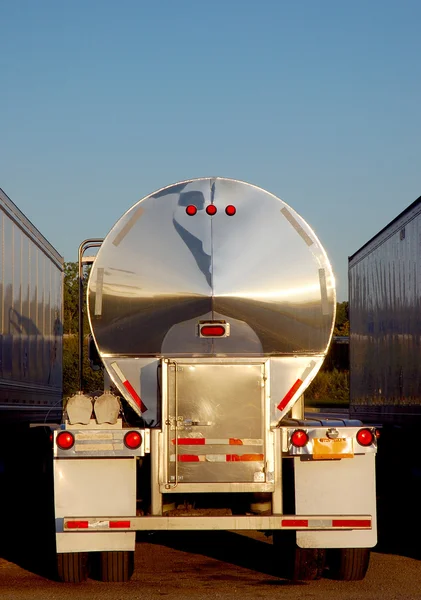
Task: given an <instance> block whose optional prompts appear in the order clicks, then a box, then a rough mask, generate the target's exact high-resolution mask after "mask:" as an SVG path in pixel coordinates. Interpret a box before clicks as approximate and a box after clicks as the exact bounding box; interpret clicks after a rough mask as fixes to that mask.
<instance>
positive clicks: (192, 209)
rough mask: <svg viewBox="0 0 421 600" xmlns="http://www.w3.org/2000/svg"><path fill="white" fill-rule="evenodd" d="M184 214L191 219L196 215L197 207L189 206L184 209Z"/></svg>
mask: <svg viewBox="0 0 421 600" xmlns="http://www.w3.org/2000/svg"><path fill="white" fill-rule="evenodd" d="M186 213H187V214H188V215H189V216H190V217H193V216H194V215H195V214H196V213H197V207H196V206H195V205H194V204H189V205H188V207H187V208H186Z"/></svg>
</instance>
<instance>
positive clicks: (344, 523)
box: [332, 519, 371, 527]
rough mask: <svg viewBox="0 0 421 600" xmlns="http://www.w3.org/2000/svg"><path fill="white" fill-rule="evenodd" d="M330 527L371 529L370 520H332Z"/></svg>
mask: <svg viewBox="0 0 421 600" xmlns="http://www.w3.org/2000/svg"><path fill="white" fill-rule="evenodd" d="M332 527H371V519H332Z"/></svg>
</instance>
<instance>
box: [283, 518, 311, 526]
mask: <svg viewBox="0 0 421 600" xmlns="http://www.w3.org/2000/svg"><path fill="white" fill-rule="evenodd" d="M281 523H282V527H308V520H307V519H282V521H281Z"/></svg>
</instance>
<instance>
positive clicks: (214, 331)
mask: <svg viewBox="0 0 421 600" xmlns="http://www.w3.org/2000/svg"><path fill="white" fill-rule="evenodd" d="M200 335H202V336H204V337H222V336H223V335H225V327H224V326H223V325H203V327H201V328H200Z"/></svg>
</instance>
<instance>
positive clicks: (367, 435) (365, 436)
mask: <svg viewBox="0 0 421 600" xmlns="http://www.w3.org/2000/svg"><path fill="white" fill-rule="evenodd" d="M357 442H358V443H359V445H360V446H371V444H372V443H373V442H374V435H373V432H372V431H371V429H360V430H359V431H357Z"/></svg>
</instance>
